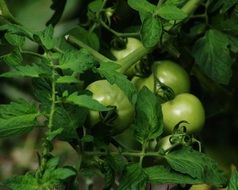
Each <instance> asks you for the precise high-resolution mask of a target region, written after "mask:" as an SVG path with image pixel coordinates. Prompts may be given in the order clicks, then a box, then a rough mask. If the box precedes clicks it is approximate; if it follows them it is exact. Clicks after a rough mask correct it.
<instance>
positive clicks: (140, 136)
mask: <svg viewBox="0 0 238 190" xmlns="http://www.w3.org/2000/svg"><path fill="white" fill-rule="evenodd" d="M135 110H136V120H135V125H136V128H135V135H136V138H137V140H138V141H139V142H140V143H142V144H143V143H144V142H148V141H149V140H152V139H155V138H157V137H159V136H160V135H161V134H162V132H163V119H162V111H161V105H160V101H159V98H158V97H157V96H155V95H154V94H153V93H152V92H151V91H150V90H149V89H148V88H146V87H143V88H142V90H141V91H140V92H139V94H138V98H137V102H136V109H135Z"/></svg>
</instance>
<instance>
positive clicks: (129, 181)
mask: <svg viewBox="0 0 238 190" xmlns="http://www.w3.org/2000/svg"><path fill="white" fill-rule="evenodd" d="M146 181H147V175H146V174H145V173H144V171H143V169H142V167H141V166H139V165H138V164H131V165H128V166H127V167H126V171H125V174H124V175H123V176H122V178H121V179H120V185H119V187H118V190H138V189H145V186H146Z"/></svg>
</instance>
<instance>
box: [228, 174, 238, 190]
mask: <svg viewBox="0 0 238 190" xmlns="http://www.w3.org/2000/svg"><path fill="white" fill-rule="evenodd" d="M236 189H238V172H237V170H235V171H234V172H233V173H232V175H231V178H230V181H229V184H228V190H236Z"/></svg>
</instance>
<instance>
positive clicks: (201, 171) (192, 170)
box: [165, 147, 227, 187]
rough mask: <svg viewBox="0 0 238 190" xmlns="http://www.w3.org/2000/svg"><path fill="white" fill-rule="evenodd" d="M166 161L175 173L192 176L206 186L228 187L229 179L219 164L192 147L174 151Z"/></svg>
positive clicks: (167, 156) (166, 157) (168, 155)
mask: <svg viewBox="0 0 238 190" xmlns="http://www.w3.org/2000/svg"><path fill="white" fill-rule="evenodd" d="M165 159H166V160H167V162H168V163H169V165H170V166H171V167H172V168H173V169H174V170H175V171H178V172H181V173H183V174H187V175H190V176H191V177H193V178H194V179H198V180H200V181H202V182H203V183H205V184H209V185H213V186H215V187H223V186H224V185H226V182H227V179H226V177H225V175H224V172H223V171H221V170H220V169H219V167H218V164H217V163H216V162H215V161H214V160H212V159H211V158H209V157H208V156H207V155H205V154H203V153H201V152H198V151H195V150H193V149H191V148H190V147H183V148H182V149H179V150H175V151H172V152H170V153H169V154H167V155H166V156H165Z"/></svg>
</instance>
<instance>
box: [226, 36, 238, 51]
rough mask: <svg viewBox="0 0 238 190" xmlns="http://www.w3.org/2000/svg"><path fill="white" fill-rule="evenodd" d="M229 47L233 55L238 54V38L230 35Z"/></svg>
mask: <svg viewBox="0 0 238 190" xmlns="http://www.w3.org/2000/svg"><path fill="white" fill-rule="evenodd" d="M228 38H229V45H230V50H231V51H232V52H233V53H238V37H235V36H232V35H229V36H228Z"/></svg>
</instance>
